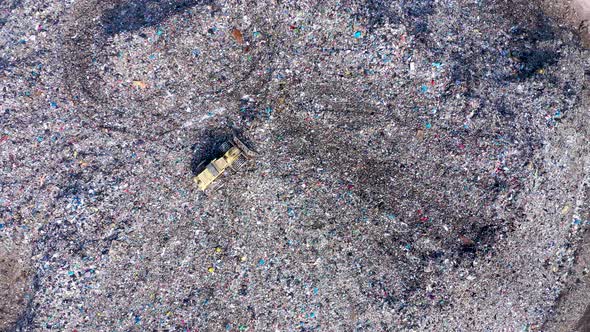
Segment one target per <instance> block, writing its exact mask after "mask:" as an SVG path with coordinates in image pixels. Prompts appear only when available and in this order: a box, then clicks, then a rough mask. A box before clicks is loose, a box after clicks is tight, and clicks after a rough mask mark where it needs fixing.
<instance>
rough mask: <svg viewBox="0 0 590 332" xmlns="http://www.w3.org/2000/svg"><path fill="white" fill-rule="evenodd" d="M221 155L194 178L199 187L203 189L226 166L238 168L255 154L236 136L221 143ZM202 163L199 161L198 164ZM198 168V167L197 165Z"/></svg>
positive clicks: (224, 169) (221, 172)
mask: <svg viewBox="0 0 590 332" xmlns="http://www.w3.org/2000/svg"><path fill="white" fill-rule="evenodd" d="M221 151H223V155H222V156H221V157H219V158H217V159H213V160H212V161H211V162H210V163H209V164H208V165H207V166H206V167H205V168H204V169H203V170H202V171H201V172H200V173H199V174H198V175H197V176H195V178H194V180H195V182H196V183H197V186H198V187H199V189H201V190H203V191H205V189H207V188H208V187H209V186H210V185H211V183H213V181H215V179H217V178H218V177H220V176H221V174H223V173H224V172H225V171H226V170H227V169H228V168H231V169H234V170H236V169H239V168H241V167H242V166H243V165H244V164H246V163H247V162H248V160H249V159H251V158H253V157H255V156H256V152H254V151H253V150H251V149H249V148H248V147H247V146H246V144H244V143H243V142H242V141H240V140H239V139H238V138H237V137H235V136H234V137H233V138H232V139H231V140H230V141H228V142H225V143H223V144H222V145H221ZM203 164H204V162H203V163H201V164H200V165H199V166H202V165H203ZM199 168H200V167H199Z"/></svg>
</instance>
